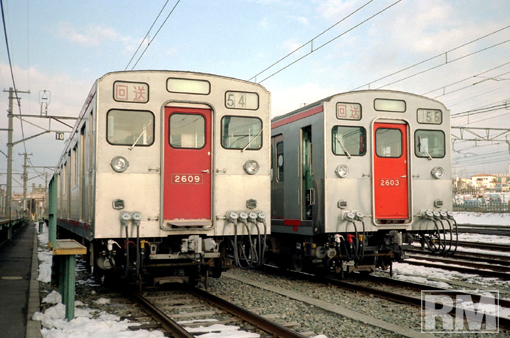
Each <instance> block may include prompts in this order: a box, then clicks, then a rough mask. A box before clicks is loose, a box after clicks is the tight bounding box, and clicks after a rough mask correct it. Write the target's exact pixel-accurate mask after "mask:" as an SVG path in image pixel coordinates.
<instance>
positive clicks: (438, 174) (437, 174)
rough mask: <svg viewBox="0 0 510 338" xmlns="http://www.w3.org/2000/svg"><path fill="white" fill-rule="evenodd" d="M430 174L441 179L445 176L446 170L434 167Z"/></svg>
mask: <svg viewBox="0 0 510 338" xmlns="http://www.w3.org/2000/svg"><path fill="white" fill-rule="evenodd" d="M430 174H431V175H432V177H434V178H437V179H439V178H441V177H443V176H444V169H443V168H441V167H434V168H432V171H431V172H430Z"/></svg>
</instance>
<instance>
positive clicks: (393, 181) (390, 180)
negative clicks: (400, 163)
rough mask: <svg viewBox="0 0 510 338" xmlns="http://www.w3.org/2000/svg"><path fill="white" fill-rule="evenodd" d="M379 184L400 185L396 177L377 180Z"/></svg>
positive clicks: (383, 185)
mask: <svg viewBox="0 0 510 338" xmlns="http://www.w3.org/2000/svg"><path fill="white" fill-rule="evenodd" d="M379 185H380V186H381V187H388V188H391V187H399V186H400V180H399V179H398V178H385V179H380V180H379Z"/></svg>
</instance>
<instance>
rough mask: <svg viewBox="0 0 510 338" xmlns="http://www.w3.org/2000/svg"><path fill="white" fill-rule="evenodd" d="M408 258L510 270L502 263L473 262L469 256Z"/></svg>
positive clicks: (492, 269)
mask: <svg viewBox="0 0 510 338" xmlns="http://www.w3.org/2000/svg"><path fill="white" fill-rule="evenodd" d="M407 258H411V259H417V260H426V261H428V262H437V263H444V264H454V265H462V266H465V267H469V268H475V269H486V270H490V271H499V272H505V273H507V272H508V267H507V266H501V265H494V264H492V263H489V264H484V263H479V262H473V261H469V259H467V258H460V257H455V258H446V257H439V256H431V255H420V254H418V255H407ZM407 258H406V259H405V260H404V262H407Z"/></svg>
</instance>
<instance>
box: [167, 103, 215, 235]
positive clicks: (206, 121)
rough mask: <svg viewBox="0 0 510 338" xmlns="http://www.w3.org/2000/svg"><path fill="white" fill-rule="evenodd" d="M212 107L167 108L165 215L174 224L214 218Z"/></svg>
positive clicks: (207, 222)
mask: <svg viewBox="0 0 510 338" xmlns="http://www.w3.org/2000/svg"><path fill="white" fill-rule="evenodd" d="M211 120H212V113H211V110H209V109H193V108H176V107H166V108H165V122H164V123H165V141H164V152H163V153H164V182H165V183H164V187H163V217H164V219H165V220H167V221H170V224H172V225H174V226H179V225H183V226H193V225H202V226H205V225H209V224H210V223H211V222H210V220H211V143H212V142H211V141H212V140H211V138H212V137H211V136H212V132H211Z"/></svg>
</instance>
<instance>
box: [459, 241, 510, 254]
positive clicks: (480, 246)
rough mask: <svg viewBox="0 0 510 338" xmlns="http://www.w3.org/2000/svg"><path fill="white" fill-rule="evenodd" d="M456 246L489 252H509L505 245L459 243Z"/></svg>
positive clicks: (509, 248)
mask: <svg viewBox="0 0 510 338" xmlns="http://www.w3.org/2000/svg"><path fill="white" fill-rule="evenodd" d="M458 246H459V247H461V246H463V247H467V248H478V249H489V250H498V251H504V252H510V245H505V244H493V243H481V242H463V241H459V243H458Z"/></svg>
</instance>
